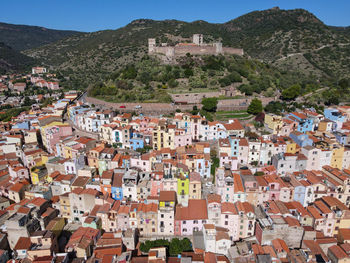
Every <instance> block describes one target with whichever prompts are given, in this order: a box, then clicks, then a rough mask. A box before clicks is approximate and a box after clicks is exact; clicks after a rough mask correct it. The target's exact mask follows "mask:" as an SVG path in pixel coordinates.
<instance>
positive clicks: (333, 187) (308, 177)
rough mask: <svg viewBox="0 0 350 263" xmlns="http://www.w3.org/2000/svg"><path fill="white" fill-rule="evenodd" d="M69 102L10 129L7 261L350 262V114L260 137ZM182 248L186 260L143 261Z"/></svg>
mask: <svg viewBox="0 0 350 263" xmlns="http://www.w3.org/2000/svg"><path fill="white" fill-rule="evenodd" d="M72 98H74V96H73V97H72ZM72 98H69V96H68V97H67V98H66V99H61V100H57V101H55V102H54V103H53V104H52V105H48V106H47V107H41V108H40V107H39V108H34V107H32V109H31V110H29V111H27V112H22V113H21V114H20V115H18V116H17V117H14V118H12V119H11V121H10V122H8V123H1V129H0V131H1V133H0V135H1V136H0V194H1V198H0V220H1V222H2V224H1V233H0V249H1V250H0V259H1V260H3V261H4V262H6V261H8V260H9V259H13V260H16V262H34V261H35V262H41V261H45V262H47V261H49V262H68V261H71V260H72V259H74V260H78V261H79V262H85V261H86V262H348V260H349V258H350V245H349V244H350V210H349V205H350V148H349V147H348V145H349V140H350V107H346V106H339V107H336V108H327V109H325V110H324V113H323V114H320V113H317V112H315V111H314V110H313V109H307V110H303V111H300V112H291V113H286V114H284V115H283V116H277V115H272V114H266V115H265V120H264V126H265V131H267V132H264V133H263V134H259V133H258V132H253V131H251V130H250V128H249V126H248V125H243V124H242V123H240V121H238V120H236V119H232V120H230V121H228V122H220V121H213V122H211V121H208V120H206V118H205V117H203V116H199V115H191V114H190V113H176V114H175V115H174V116H173V117H168V118H165V117H148V116H133V115H132V114H130V113H122V114H117V113H116V112H113V111H111V110H103V109H97V107H90V106H89V105H84V104H83V103H81V102H74V101H72ZM64 112H66V121H64V120H63V118H62V115H64ZM173 238H178V239H180V240H181V239H184V238H187V239H188V240H189V241H190V242H191V251H187V250H186V251H179V252H177V253H178V255H174V254H170V255H169V251H168V250H169V249H170V248H171V246H172V245H164V244H163V243H160V242H158V243H157V244H158V245H154V246H151V247H149V248H148V249H147V250H146V251H145V249H144V247H145V246H146V245H145V244H148V243H147V242H146V241H147V240H157V239H158V240H159V239H165V240H169V242H170V241H171V240H172V239H173ZM148 242H150V241H148ZM176 242H183V241H176ZM159 244H163V245H159ZM169 246H170V247H169ZM170 250H171V251H172V249H170Z"/></svg>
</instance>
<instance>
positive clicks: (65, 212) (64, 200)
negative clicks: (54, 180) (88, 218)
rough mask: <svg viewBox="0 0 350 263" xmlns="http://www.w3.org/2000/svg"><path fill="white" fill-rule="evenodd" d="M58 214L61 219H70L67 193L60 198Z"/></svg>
mask: <svg viewBox="0 0 350 263" xmlns="http://www.w3.org/2000/svg"><path fill="white" fill-rule="evenodd" d="M60 214H61V215H62V217H63V218H66V219H68V220H70V219H71V210H70V201H69V195H68V193H65V194H63V195H61V196H60Z"/></svg>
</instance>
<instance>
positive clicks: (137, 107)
mask: <svg viewBox="0 0 350 263" xmlns="http://www.w3.org/2000/svg"><path fill="white" fill-rule="evenodd" d="M134 108H135V109H141V108H142V106H141V105H136V106H135V107H134Z"/></svg>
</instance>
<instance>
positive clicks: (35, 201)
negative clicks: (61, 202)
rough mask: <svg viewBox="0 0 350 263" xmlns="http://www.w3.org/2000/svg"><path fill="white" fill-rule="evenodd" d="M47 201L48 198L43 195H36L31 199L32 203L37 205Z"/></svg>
mask: <svg viewBox="0 0 350 263" xmlns="http://www.w3.org/2000/svg"><path fill="white" fill-rule="evenodd" d="M46 202H47V201H46V199H44V198H42V197H36V198H34V199H33V200H32V201H30V204H33V205H35V206H42V205H43V204H45V203H46Z"/></svg>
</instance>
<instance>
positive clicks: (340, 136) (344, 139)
mask: <svg viewBox="0 0 350 263" xmlns="http://www.w3.org/2000/svg"><path fill="white" fill-rule="evenodd" d="M333 134H334V136H335V138H336V140H337V141H338V142H339V143H340V144H342V145H347V144H348V141H349V139H348V135H347V134H345V133H341V132H334V133H333Z"/></svg>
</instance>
